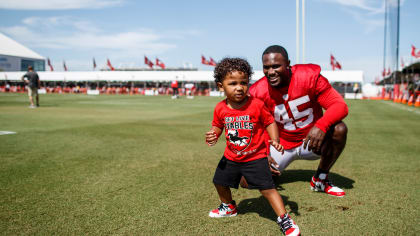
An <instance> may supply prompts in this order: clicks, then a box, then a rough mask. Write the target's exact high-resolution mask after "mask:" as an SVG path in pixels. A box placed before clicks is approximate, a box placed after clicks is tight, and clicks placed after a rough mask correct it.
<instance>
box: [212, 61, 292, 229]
mask: <svg viewBox="0 0 420 236" xmlns="http://www.w3.org/2000/svg"><path fill="white" fill-rule="evenodd" d="M252 73H253V72H252V68H251V66H250V65H249V64H248V62H247V61H246V60H244V59H240V58H225V59H223V60H222V61H221V62H220V63H218V64H217V65H216V68H215V69H214V77H215V79H216V84H217V86H218V87H219V88H220V89H223V91H224V92H225V95H226V99H224V100H223V101H221V102H219V103H218V104H217V105H216V107H215V109H214V116H213V122H212V128H211V129H210V131H209V132H207V133H206V142H207V144H208V145H209V146H213V145H215V144H216V142H217V140H218V138H219V136H220V135H221V134H222V132H223V129H224V130H225V137H226V148H225V152H224V154H223V157H222V159H221V160H220V162H219V165H218V166H217V168H216V172H215V174H214V178H213V183H214V186H215V187H216V190H217V193H218V194H219V198H220V201H221V202H222V203H221V204H220V206H219V207H218V208H216V209H214V210H212V211H210V213H209V216H210V217H216V218H219V217H232V216H236V215H237V207H236V203H235V201H233V200H232V193H231V191H230V188H238V186H239V181H240V180H241V176H244V177H245V179H246V180H247V181H248V183H249V186H250V188H254V189H259V190H260V192H261V194H262V195H263V196H264V197H265V198H266V199H267V200H268V202H269V203H270V205H271V207H272V208H273V210H274V212H275V213H276V215H277V223H278V224H279V226H280V228H281V229H282V231H283V232H284V234H285V235H299V227H298V226H297V225H296V224H295V223H294V221H293V220H292V219H291V218H290V217H289V215H288V214H287V212H286V209H285V207H284V204H283V200H282V198H281V196H280V194H279V193H278V192H277V190H276V188H275V185H274V182H273V178H272V177H271V172H270V168H269V166H268V161H267V148H266V144H265V141H264V139H263V134H264V131H265V130H266V131H267V132H268V135H269V136H270V141H269V143H270V144H271V146H272V147H273V148H274V149H276V150H277V151H278V152H282V151H283V147H282V146H281V145H280V144H279V143H278V141H279V136H278V128H277V125H276V122H275V121H274V118H273V116H272V115H271V114H270V112H269V111H268V110H267V108H266V107H265V106H264V103H263V102H262V101H260V100H259V99H256V98H253V97H249V96H248V87H249V78H250V76H251V75H252Z"/></svg>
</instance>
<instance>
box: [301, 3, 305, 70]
mask: <svg viewBox="0 0 420 236" xmlns="http://www.w3.org/2000/svg"><path fill="white" fill-rule="evenodd" d="M303 63H305V0H302V64H303Z"/></svg>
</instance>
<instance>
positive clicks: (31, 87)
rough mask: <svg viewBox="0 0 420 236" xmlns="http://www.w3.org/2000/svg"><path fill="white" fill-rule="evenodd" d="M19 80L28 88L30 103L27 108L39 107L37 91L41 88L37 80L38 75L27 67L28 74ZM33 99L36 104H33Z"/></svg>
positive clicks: (31, 68) (30, 67)
mask: <svg viewBox="0 0 420 236" xmlns="http://www.w3.org/2000/svg"><path fill="white" fill-rule="evenodd" d="M21 79H22V81H24V82H25V84H26V85H27V86H28V95H29V101H30V103H31V105H30V106H29V108H36V107H39V95H38V89H39V88H40V87H41V81H40V80H39V76H38V73H36V72H35V71H34V68H33V67H32V66H28V72H26V74H24V75H23V76H22V78H21ZM34 97H35V101H36V103H34Z"/></svg>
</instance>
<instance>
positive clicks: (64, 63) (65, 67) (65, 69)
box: [63, 61, 67, 71]
mask: <svg viewBox="0 0 420 236" xmlns="http://www.w3.org/2000/svg"><path fill="white" fill-rule="evenodd" d="M63 67H64V71H67V66H66V62H65V61H63Z"/></svg>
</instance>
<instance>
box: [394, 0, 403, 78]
mask: <svg viewBox="0 0 420 236" xmlns="http://www.w3.org/2000/svg"><path fill="white" fill-rule="evenodd" d="M399 46H400V0H398V12H397V50H396V51H397V52H396V53H397V57H396V58H397V63H396V65H395V67H396V70H395V80H397V73H396V72H397V71H398V57H399ZM400 83H401V84H402V79H401V76H400Z"/></svg>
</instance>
